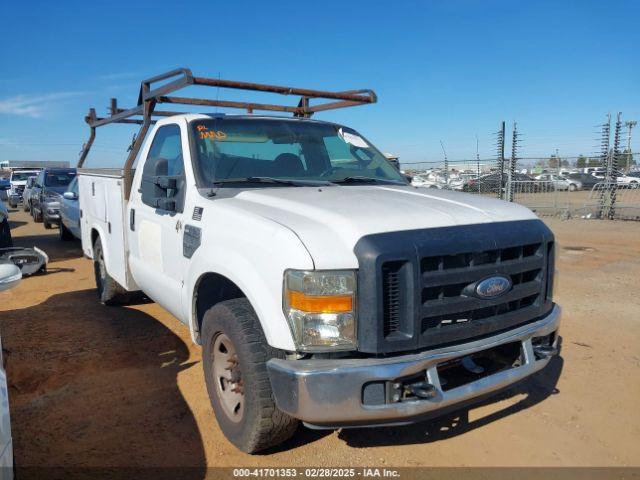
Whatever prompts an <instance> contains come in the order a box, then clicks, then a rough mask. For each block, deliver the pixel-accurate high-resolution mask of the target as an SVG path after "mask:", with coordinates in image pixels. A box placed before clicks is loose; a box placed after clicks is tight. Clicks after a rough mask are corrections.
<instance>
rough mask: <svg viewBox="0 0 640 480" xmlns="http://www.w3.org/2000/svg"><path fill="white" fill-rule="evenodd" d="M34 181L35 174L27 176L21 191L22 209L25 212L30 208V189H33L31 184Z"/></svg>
mask: <svg viewBox="0 0 640 480" xmlns="http://www.w3.org/2000/svg"><path fill="white" fill-rule="evenodd" d="M35 182H36V177H35V175H34V176H33V177H29V178H27V183H26V184H25V185H24V191H23V192H22V209H23V210H24V211H25V212H29V211H30V210H31V190H32V189H33V185H34V184H35Z"/></svg>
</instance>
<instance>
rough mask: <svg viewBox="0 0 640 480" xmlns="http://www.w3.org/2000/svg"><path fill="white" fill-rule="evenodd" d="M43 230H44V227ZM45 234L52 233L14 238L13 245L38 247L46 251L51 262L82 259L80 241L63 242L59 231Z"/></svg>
mask: <svg viewBox="0 0 640 480" xmlns="http://www.w3.org/2000/svg"><path fill="white" fill-rule="evenodd" d="M42 228H43V230H44V227H42ZM45 232H51V233H50V234H48V235H47V234H44V235H25V236H14V237H13V245H14V246H16V247H34V246H35V247H38V248H40V249H41V250H44V252H45V253H46V254H47V255H48V257H49V260H50V261H51V262H58V261H61V260H70V259H72V258H80V257H82V255H83V254H82V245H81V244H80V240H71V241H62V240H60V238H59V237H58V230H45Z"/></svg>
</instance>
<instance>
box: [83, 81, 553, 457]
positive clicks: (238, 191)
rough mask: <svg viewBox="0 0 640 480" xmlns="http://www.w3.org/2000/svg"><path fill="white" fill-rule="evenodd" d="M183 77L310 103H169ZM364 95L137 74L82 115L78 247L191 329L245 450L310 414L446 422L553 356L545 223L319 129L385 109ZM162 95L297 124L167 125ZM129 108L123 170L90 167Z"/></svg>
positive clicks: (330, 418)
mask: <svg viewBox="0 0 640 480" xmlns="http://www.w3.org/2000/svg"><path fill="white" fill-rule="evenodd" d="M172 76H179V80H174V81H173V82H170V83H167V84H165V85H163V86H160V87H157V88H152V84H153V83H154V82H157V81H159V80H164V79H167V78H171V77H172ZM181 82H182V83H181ZM207 82H208V83H207ZM184 84H186V85H209V86H215V85H217V86H222V87H228V88H242V89H245V90H259V91H263V92H264V91H268V92H272V93H287V94H296V93H299V94H300V95H301V96H302V99H301V101H300V104H299V105H298V107H287V106H279V107H278V106H276V105H272V104H245V103H243V104H237V105H229V104H230V103H237V102H223V101H221V100H205V99H202V100H197V101H196V100H193V99H186V98H179V97H168V96H167V94H168V93H170V92H171V91H173V90H175V89H178V88H181V87H183V86H185V85H184ZM277 89H283V90H282V91H281V90H277ZM362 92H363V91H357V92H354V91H351V92H337V93H331V92H318V91H312V90H306V89H289V88H286V89H285V87H274V86H264V85H256V84H247V83H240V82H230V81H225V80H215V79H203V78H200V77H193V76H192V75H191V72H190V71H188V70H186V69H185V70H180V71H179V72H178V73H176V72H170V73H169V74H167V75H164V76H159V77H156V78H154V79H149V80H147V81H145V82H143V85H142V89H141V93H140V99H139V103H138V106H137V107H134V108H133V109H129V110H122V109H119V108H118V107H117V105H116V104H115V102H113V104H112V111H111V116H109V117H107V118H102V119H101V118H98V117H97V116H96V114H95V111H94V110H91V111H90V115H89V116H88V117H87V121H88V123H89V125H90V127H91V137H90V141H89V142H88V143H87V146H86V148H85V151H84V152H83V154H82V156H81V161H80V164H79V170H78V173H79V188H80V193H79V198H80V209H81V216H82V246H83V250H84V253H85V255H86V256H87V257H89V258H91V259H93V261H94V264H95V274H96V283H97V287H98V293H99V296H100V299H101V301H102V302H104V303H106V304H116V303H122V302H126V300H127V299H128V296H129V292H136V291H140V290H141V291H143V292H144V293H145V294H146V295H147V296H148V297H149V298H151V299H152V300H154V301H155V302H157V303H158V304H160V305H161V306H162V307H164V308H165V309H166V310H168V311H169V312H171V313H172V314H173V315H174V316H175V317H176V318H178V319H179V320H180V321H181V322H183V323H184V324H185V325H187V326H188V328H189V330H190V332H191V336H192V338H193V341H194V342H196V343H197V344H200V345H202V347H203V354H202V363H203V367H204V378H205V382H206V385H207V389H208V393H209V396H210V399H211V403H212V406H213V409H214V411H215V415H216V418H217V420H218V423H219V425H220V427H221V429H222V431H223V432H224V433H225V435H226V436H227V438H228V439H229V440H230V441H231V442H233V443H234V444H235V445H236V446H237V447H238V448H240V449H242V450H244V451H246V452H257V451H259V450H262V449H265V448H268V447H270V446H273V445H275V444H278V443H280V442H282V441H284V440H286V439H287V438H289V437H290V436H291V435H292V434H293V433H294V431H295V429H296V425H297V423H298V420H301V421H303V422H304V423H305V424H306V425H307V426H309V427H311V428H338V427H352V426H374V425H375V426H380V425H384V424H403V423H410V422H414V421H417V420H421V419H424V418H427V417H429V416H433V415H437V414H439V413H441V412H443V411H444V410H445V409H451V408H456V407H459V406H460V405H462V404H463V403H465V402H469V401H473V400H477V399H478V398H479V397H482V396H486V395H487V394H491V393H493V392H496V391H498V390H500V389H502V388H504V387H507V386H509V385H512V384H513V383H515V382H517V381H519V380H521V379H524V378H525V377H527V376H529V375H531V374H532V373H534V372H536V371H538V370H540V369H542V368H543V367H544V366H545V365H547V363H548V362H549V361H550V359H551V357H552V356H553V355H555V354H557V353H558V335H557V333H558V327H559V323H560V308H559V307H558V306H557V305H555V304H554V303H553V300H552V293H553V272H554V239H553V235H552V233H551V231H550V230H549V229H548V228H547V227H546V226H545V225H544V224H543V223H542V222H541V221H540V220H539V219H537V218H536V216H535V215H534V214H533V213H532V212H531V211H529V210H528V209H526V208H524V207H521V206H519V205H515V204H510V203H507V202H503V201H499V200H495V199H492V198H488V197H485V196H478V195H469V194H463V193H457V192H452V191H447V190H434V189H431V190H427V189H423V188H416V187H412V186H411V185H409V184H407V181H406V180H405V178H404V177H403V176H402V175H401V174H400V173H399V172H398V171H397V170H396V169H395V168H394V167H393V166H392V165H391V164H389V163H388V161H387V160H386V159H385V157H384V155H382V154H381V153H380V151H379V150H378V149H376V148H375V147H374V146H373V145H372V144H371V142H369V141H368V140H367V139H365V138H364V137H363V136H362V135H360V134H359V133H358V132H356V131H355V130H353V129H351V128H348V127H346V126H343V125H336V124H333V123H327V122H321V121H315V120H311V119H310V118H309V117H310V115H311V114H312V113H314V112H315V111H320V110H323V109H328V108H338V107H340V106H351V105H356V104H360V103H373V101H375V96H373V93H372V92H368V91H367V92H366V93H362ZM309 98H311V99H318V98H329V99H332V100H335V102H332V103H329V104H322V105H321V106H317V107H312V106H310V104H309V101H308V99H309ZM359 98H360V100H359ZM305 99H307V100H305ZM366 99H369V100H366ZM371 100H373V101H371ZM156 103H188V104H197V105H207V106H209V105H220V106H225V107H233V106H237V107H240V108H246V109H247V110H249V111H251V112H252V111H253V110H254V109H259V108H264V109H269V110H277V109H276V108H275V107H278V108H279V109H280V111H285V112H293V113H294V117H293V118H285V117H275V116H257V115H252V114H248V115H225V114H209V115H207V114H176V115H170V114H169V113H168V112H156V111H155V110H154V108H155V106H156ZM327 105H328V106H327ZM285 108H286V109H289V110H285ZM136 115H138V116H142V117H143V119H142V120H136V121H138V122H139V123H142V127H141V133H140V135H139V136H138V138H137V139H136V141H135V143H134V145H133V148H132V151H131V152H130V155H129V158H128V160H127V162H126V164H125V168H124V169H121V170H105V169H89V168H80V167H83V163H84V160H85V158H86V154H87V153H88V150H89V149H90V146H91V143H92V141H93V138H94V137H95V128H96V127H98V126H101V125H105V124H107V123H110V122H121V121H123V120H126V119H129V120H131V118H132V117H134V116H136ZM154 115H159V116H161V117H162V118H161V119H160V120H158V121H157V122H156V123H155V125H153V124H152V118H154V117H153V116H154Z"/></svg>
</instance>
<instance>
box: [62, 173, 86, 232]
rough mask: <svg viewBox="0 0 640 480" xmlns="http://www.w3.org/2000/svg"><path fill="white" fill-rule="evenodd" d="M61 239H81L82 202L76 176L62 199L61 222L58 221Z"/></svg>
mask: <svg viewBox="0 0 640 480" xmlns="http://www.w3.org/2000/svg"><path fill="white" fill-rule="evenodd" d="M58 228H59V230H60V239H61V240H73V239H74V238H77V239H80V238H81V236H80V203H79V202H78V179H77V178H74V179H73V180H71V183H70V184H69V188H67V191H66V192H64V193H63V194H62V199H61V200H60V222H58Z"/></svg>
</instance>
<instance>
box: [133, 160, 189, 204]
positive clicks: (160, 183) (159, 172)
mask: <svg viewBox="0 0 640 480" xmlns="http://www.w3.org/2000/svg"><path fill="white" fill-rule="evenodd" d="M147 162H149V164H145V166H144V171H143V174H142V183H141V185H140V193H141V194H142V202H143V203H145V204H146V205H149V206H151V207H155V208H158V209H160V210H165V211H168V212H175V211H176V201H175V200H174V198H173V197H175V195H176V193H177V189H178V183H179V181H180V180H181V177H180V176H174V175H168V174H167V173H168V170H169V168H168V161H167V160H166V159H164V158H156V159H148V160H147Z"/></svg>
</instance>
